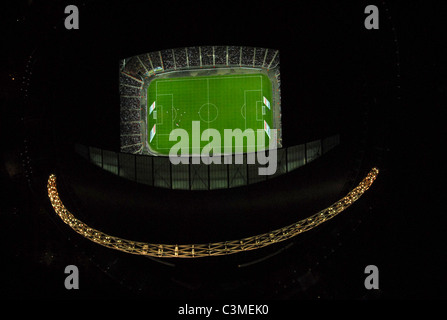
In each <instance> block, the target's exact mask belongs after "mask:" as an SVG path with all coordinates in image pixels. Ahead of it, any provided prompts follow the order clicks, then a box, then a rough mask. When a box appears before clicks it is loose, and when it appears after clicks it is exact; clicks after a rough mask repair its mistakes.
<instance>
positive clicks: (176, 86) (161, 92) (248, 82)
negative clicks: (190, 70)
mask: <svg viewBox="0 0 447 320" xmlns="http://www.w3.org/2000/svg"><path fill="white" fill-rule="evenodd" d="M147 97H148V99H147V100H148V111H149V107H150V106H151V105H152V103H153V102H154V101H155V105H156V108H155V111H156V113H154V112H153V113H151V114H148V119H147V121H148V130H149V132H148V139H149V137H150V130H151V129H152V127H153V126H154V124H155V125H156V134H155V136H154V138H153V139H152V141H151V142H150V143H149V145H150V147H151V149H152V150H153V151H154V152H156V153H158V154H162V155H168V154H169V150H170V148H171V147H172V146H173V145H174V144H176V143H177V141H169V135H170V133H171V131H172V130H174V129H177V128H181V129H184V130H186V132H188V134H189V139H190V141H189V150H190V152H189V154H197V153H198V151H199V150H197V148H194V149H193V143H192V139H193V134H192V128H193V124H192V122H193V121H200V131H201V133H202V132H203V131H204V130H206V129H208V128H210V129H216V130H218V131H219V133H220V136H221V145H222V151H223V147H224V129H232V130H234V129H237V128H238V129H240V130H241V131H244V130H245V129H252V130H254V132H255V133H256V130H257V129H262V130H263V129H264V120H265V121H266V122H267V124H268V125H269V126H270V128H272V122H273V112H272V110H271V109H269V108H267V107H264V109H265V114H263V97H265V98H267V99H268V100H269V101H270V103H271V104H272V102H271V101H272V84H271V82H270V80H269V78H268V77H267V76H266V75H263V74H249V75H248V74H247V75H222V76H200V77H184V78H172V79H169V78H168V79H154V80H153V81H152V82H151V83H150V85H149V88H148V95H147ZM272 107H273V106H272ZM148 113H149V112H148ZM155 114H156V119H155V117H154V115H155ZM264 137H265V143H264V144H263V145H260V144H259V143H258V141H257V140H256V142H255V145H254V146H252V147H253V148H255V149H256V150H263V149H265V148H266V147H267V146H268V143H269V138H268V136H267V134H265V135H264ZM194 139H197V138H194ZM208 143H209V142H208V141H201V142H200V149H202V148H203V147H204V146H205V145H207V144H208ZM230 145H231V146H232V152H234V151H235V150H236V147H237V141H235V139H233V141H232V142H231V144H230ZM241 147H242V148H243V151H244V152H246V151H247V140H246V139H244V140H243V145H242V146H241Z"/></svg>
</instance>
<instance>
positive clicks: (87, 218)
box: [1, 1, 445, 301]
mask: <svg viewBox="0 0 447 320" xmlns="http://www.w3.org/2000/svg"><path fill="white" fill-rule="evenodd" d="M150 3H152V2H150ZM221 5H222V6H227V4H226V3H224V2H223V3H221ZM65 6H66V4H65V3H62V2H55V3H52V4H43V3H38V2H35V1H30V2H28V3H26V2H24V3H20V4H17V6H15V7H11V8H10V17H11V18H10V19H9V20H7V21H8V23H10V24H13V25H14V28H13V32H12V33H11V34H10V35H9V36H8V37H9V38H8V39H7V40H8V41H9V42H10V43H11V44H14V45H13V47H14V54H13V53H11V55H10V56H9V57H8V59H9V60H8V66H9V67H8V68H7V69H5V70H7V73H8V77H7V79H6V78H5V79H3V80H2V86H3V88H4V89H3V91H2V100H3V102H4V103H3V104H4V105H5V106H8V107H7V108H4V110H2V112H5V113H4V114H5V116H2V119H1V130H2V132H3V135H4V136H8V137H11V138H8V139H7V141H6V142H5V145H4V150H3V151H4V156H3V160H4V161H3V165H2V168H1V171H2V172H1V173H2V183H4V184H5V185H7V186H8V188H6V189H5V190H6V191H5V192H4V193H3V200H2V201H3V206H4V207H2V209H4V210H2V214H1V217H2V222H3V226H4V228H5V229H7V231H5V232H4V234H3V235H2V236H3V237H4V240H3V243H4V244H3V249H4V253H3V254H4V255H5V258H4V261H8V263H5V264H4V266H3V267H4V268H5V272H4V273H3V275H8V274H13V275H15V276H14V277H8V276H6V278H7V279H6V280H5V283H4V285H2V288H3V290H4V291H5V292H8V293H9V295H10V296H12V297H16V298H19V297H28V298H36V297H44V298H65V299H72V298H98V297H99V298H123V297H126V298H128V297H130V298H145V299H167V300H169V299H179V300H182V301H183V300H188V299H192V300H195V299H197V300H206V299H231V300H232V301H233V300H238V299H241V300H243V299H247V298H248V299H254V300H263V299H267V300H269V299H271V300H301V299H304V300H319V299H323V300H325V299H326V300H331V299H365V300H368V299H381V298H384V299H387V298H399V297H403V298H415V297H432V296H438V293H437V292H436V290H435V291H430V290H426V288H428V287H430V286H431V284H432V283H433V281H434V279H432V278H430V277H427V282H426V283H425V284H421V285H419V286H412V285H410V284H408V283H406V282H405V276H403V275H402V273H401V270H402V268H404V267H403V266H402V264H403V263H407V262H409V261H412V256H413V254H414V253H418V254H419V255H421V257H425V259H423V260H425V261H430V262H433V263H435V260H436V259H437V258H431V256H429V255H428V253H427V252H426V251H424V250H423V249H422V247H421V246H419V245H418V243H419V242H418V240H417V239H418V238H411V237H410V238H409V239H408V238H406V236H407V235H409V234H414V233H415V231H416V230H417V229H418V227H417V223H416V220H417V218H415V217H408V216H406V214H405V212H408V211H406V210H407V209H408V208H407V207H406V206H409V205H408V204H402V203H401V201H402V202H403V194H408V190H409V189H410V185H411V184H410V185H406V186H403V188H400V187H399V186H397V183H396V181H398V180H399V178H400V176H399V175H400V174H402V175H406V174H410V175H411V174H413V173H411V172H412V171H411V170H409V169H413V168H412V167H411V165H410V164H401V163H400V162H398V161H397V160H396V157H397V154H398V153H399V152H400V151H401V150H402V149H403V148H404V147H403V146H402V145H401V141H402V140H401V139H402V133H401V132H402V131H401V130H400V127H401V126H403V125H402V123H401V122H399V120H396V118H397V117H398V116H399V114H400V112H401V111H402V110H405V108H404V107H403V104H404V103H410V102H411V103H414V102H415V100H417V97H416V98H408V96H406V94H408V93H413V94H414V92H412V90H411V89H408V88H409V87H411V86H413V85H414V82H412V81H416V80H415V78H416V76H414V78H411V79H409V80H408V79H403V77H404V76H405V75H406V74H408V73H409V71H408V69H407V70H405V69H404V70H403V68H404V67H403V66H405V65H407V68H409V67H408V65H409V63H410V62H409V61H410V60H411V58H409V57H407V56H405V54H403V53H402V50H403V49H405V48H406V47H404V48H402V47H400V46H399V43H400V42H399V41H405V37H404V35H403V34H401V35H400V38H399V37H398V33H397V32H396V28H398V27H399V26H401V24H403V23H404V22H402V21H401V20H399V19H404V18H402V17H401V16H400V15H403V14H402V13H400V15H399V12H400V11H399V10H400V9H399V6H398V5H392V4H388V3H387V1H385V2H383V3H381V7H380V10H381V20H380V23H381V24H380V29H379V30H376V31H371V30H366V29H365V28H364V27H363V20H364V18H365V14H364V13H363V10H364V7H365V6H366V2H365V3H364V2H363V1H360V2H359V3H356V4H348V3H344V4H340V3H338V2H335V1H333V2H327V3H325V4H323V3H320V2H318V3H315V2H314V1H306V2H299V3H297V4H296V6H294V7H293V8H288V7H287V6H286V5H284V6H275V5H274V3H271V7H269V8H263V7H252V6H249V5H245V4H242V3H239V4H238V6H239V8H228V10H227V9H224V8H222V14H221V13H220V12H217V11H215V9H214V8H215V7H214V6H211V5H210V8H207V7H206V6H197V7H196V6H195V5H193V3H192V2H191V3H189V2H187V3H183V4H177V3H175V4H166V3H165V4H153V3H152V4H149V2H148V3H146V4H144V5H143V4H139V5H136V4H131V3H130V2H129V3H128V4H124V2H123V3H121V4H118V3H114V4H107V5H106V4H105V3H102V2H97V3H96V4H92V3H87V2H86V3H84V2H80V3H79V4H78V8H79V12H80V25H79V30H67V29H65V28H64V23H63V21H64V18H65V16H66V14H64V8H65ZM228 6H230V5H229V4H228ZM211 7H212V8H211ZM224 12H225V14H224ZM359 13H360V14H359ZM229 15H231V18H230V17H229ZM16 20H17V21H16ZM357 25H359V26H360V27H357ZM405 36H406V35H405ZM406 37H407V36H406ZM421 37H422V36H421ZM21 39H27V40H26V41H21ZM398 40H399V41H398ZM408 46H410V45H408V44H407V47H408ZM5 68H6V67H5ZM405 81H407V82H406V83H405ZM405 84H406V85H407V87H405ZM429 86H430V85H427V87H429ZM444 89H445V82H444ZM419 99H420V101H422V99H426V96H424V97H422V95H421V96H419ZM402 113H403V112H402ZM403 117H405V115H403ZM194 121H195V122H196V123H197V125H200V126H201V130H202V131H200V133H202V132H203V131H204V130H205V129H208V130H210V129H212V130H214V131H213V132H214V133H218V134H221V135H222V137H223V136H224V131H225V130H227V129H232V130H233V129H235V128H240V129H241V130H242V131H243V130H247V129H250V130H251V129H252V130H254V131H255V132H256V130H258V131H260V132H261V133H262V137H263V138H264V139H265V143H262V144H256V146H255V147H256V148H254V147H253V149H250V150H252V152H255V151H256V152H258V153H261V152H262V153H263V154H264V153H265V154H268V155H269V156H270V155H275V157H274V158H272V159H274V160H272V161H275V163H274V166H275V172H274V174H271V175H263V174H260V172H261V171H259V168H261V167H264V166H265V163H264V165H262V164H258V163H254V164H251V163H249V158H250V152H249V150H248V147H247V145H243V146H238V145H236V146H235V147H234V148H233V149H232V148H231V147H230V149H228V150H229V151H230V153H227V154H225V152H223V149H222V154H219V153H217V155H218V156H221V155H222V156H224V155H225V156H227V157H228V159H229V160H230V162H229V163H228V162H224V161H222V163H212V164H207V163H204V162H199V161H197V162H194V161H193V160H192V159H193V156H194V155H197V154H200V152H201V151H203V150H204V147H205V146H206V144H207V143H208V141H205V142H204V141H203V140H202V141H201V142H199V143H198V144H197V145H196V149H194V143H195V142H194V141H192V140H191V141H192V142H191V143H190V144H188V149H187V154H186V158H187V159H189V160H190V161H189V162H188V163H185V164H183V163H181V164H173V162H172V161H171V158H170V156H169V150H170V149H171V148H172V145H173V144H174V143H175V142H174V140H173V139H171V137H170V133H171V132H173V131H174V129H179V130H183V131H181V132H186V133H187V134H190V135H191V136H192V137H194V132H193V130H194V128H195V127H194V125H195V124H194ZM407 129H408V128H407ZM9 132H14V134H13V135H10V134H9ZM241 141H248V140H241ZM271 141H274V142H275V148H273V149H272V148H270V146H271V144H270V143H271ZM404 143H407V144H409V142H408V140H407V141H405V142H404ZM239 147H240V148H239ZM238 148H239V149H238ZM236 149H237V150H242V152H241V159H242V163H238V162H237V161H236V153H237V152H236ZM213 150H214V149H213ZM219 150H220V149H219ZM213 152H214V153H215V151H213ZM222 159H223V158H222ZM397 163H398V164H397ZM5 243H8V245H5ZM436 261H437V260H436ZM371 264H375V265H377V266H378V267H379V269H380V270H381V272H382V273H381V281H382V282H381V287H380V289H379V290H365V287H364V278H365V273H364V269H365V266H367V265H371ZM67 265H76V266H77V267H78V268H79V272H80V286H81V289H79V290H66V289H65V288H64V278H65V277H66V274H64V271H63V270H64V268H65V267H66V266H67ZM421 269H423V263H422V262H415V263H414V265H413V267H411V268H410V270H411V271H414V272H419V270H421ZM382 270H383V271H382ZM407 271H408V270H407ZM408 272H410V271H408ZM19 274H20V275H21V276H20V277H19V276H18V275H19ZM22 275H23V276H22ZM382 275H383V276H382ZM393 279H394V282H393ZM43 288H45V289H43ZM444 296H445V295H444Z"/></svg>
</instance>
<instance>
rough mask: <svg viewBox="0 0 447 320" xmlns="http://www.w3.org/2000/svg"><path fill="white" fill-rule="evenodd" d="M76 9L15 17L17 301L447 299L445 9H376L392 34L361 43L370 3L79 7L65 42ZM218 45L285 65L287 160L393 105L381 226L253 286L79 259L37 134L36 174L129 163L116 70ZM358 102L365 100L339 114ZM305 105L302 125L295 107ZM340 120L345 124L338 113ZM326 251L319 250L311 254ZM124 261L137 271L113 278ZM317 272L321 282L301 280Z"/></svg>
mask: <svg viewBox="0 0 447 320" xmlns="http://www.w3.org/2000/svg"><path fill="white" fill-rule="evenodd" d="M68 4H71V3H66V2H57V1H54V2H51V4H50V2H43V3H42V2H39V3H37V2H34V1H24V2H14V4H12V3H11V4H10V6H7V5H5V6H4V9H3V10H2V15H3V18H2V29H1V30H2V35H3V36H2V40H1V41H2V43H3V45H2V47H3V49H2V53H3V54H6V56H5V57H4V59H2V60H3V62H2V64H1V70H2V72H1V77H2V78H1V93H2V95H1V98H2V103H1V105H2V106H1V108H2V116H1V130H2V144H3V147H2V152H3V160H4V161H3V165H2V167H1V173H2V186H3V188H2V193H1V202H2V207H1V219H2V223H1V225H2V226H3V230H2V232H1V234H2V235H1V237H2V245H1V248H2V263H1V264H2V269H4V271H2V279H1V288H2V295H3V297H5V298H11V297H12V298H67V299H72V298H143V299H163V300H171V299H180V300H189V299H192V301H196V299H208V298H211V299H212V298H221V299H224V300H222V301H225V302H228V301H233V300H239V299H250V298H252V299H256V301H259V300H257V299H268V300H267V301H271V300H272V299H273V300H285V301H291V300H300V299H306V300H318V299H322V300H334V299H335V300H339V299H355V300H358V299H361V300H371V299H372V300H376V299H384V300H387V299H433V298H434V299H438V298H445V297H446V294H445V289H444V286H445V285H446V277H447V276H446V275H445V262H446V250H445V249H444V245H445V243H446V241H445V237H444V234H445V233H444V231H445V225H444V224H443V223H442V220H443V219H442V216H443V214H444V213H445V208H443V206H441V204H442V200H443V193H442V190H441V189H440V188H439V186H442V185H443V178H442V175H443V173H444V172H445V169H444V168H445V167H444V165H443V163H444V160H443V158H444V157H443V153H442V151H443V149H444V146H445V134H444V132H445V130H444V127H445V124H444V121H445V117H442V116H441V114H442V110H443V109H444V103H443V102H442V101H443V100H444V99H443V98H445V95H446V90H447V83H446V71H447V70H446V64H445V57H446V54H447V52H446V46H445V44H444V43H445V41H446V37H445V31H446V27H445V25H444V22H443V21H442V19H443V18H444V15H445V13H446V10H445V5H443V3H442V2H427V1H424V2H422V1H419V2H411V3H406V2H393V3H383V2H378V3H377V4H376V5H377V6H378V7H379V10H380V19H381V20H380V29H379V30H370V31H367V30H365V28H364V27H363V20H364V18H365V14H364V13H363V10H364V8H365V6H366V5H367V4H374V3H366V2H362V1H360V2H357V4H355V5H354V4H350V3H343V4H335V3H331V2H327V3H326V2H324V3H322V2H318V4H315V3H312V1H307V2H298V3H294V4H293V5H292V4H288V5H285V4H280V3H276V2H270V3H260V2H256V3H245V2H243V3H241V2H239V3H227V2H222V3H218V2H208V3H207V2H200V3H199V2H198V3H196V2H182V4H179V3H176V2H166V1H164V2H163V4H159V3H156V2H153V3H152V2H151V3H147V2H144V3H139V2H126V4H124V3H118V2H85V3H83V2H79V3H77V5H78V8H79V10H80V29H79V30H70V31H69V30H66V29H65V28H64V18H65V16H66V15H64V13H63V11H64V8H65V6H66V5H68ZM385 11H386V12H387V13H385ZM154 30H156V32H154ZM395 40H397V42H395ZM215 43H222V44H234V45H247V46H259V47H267V48H278V49H280V52H281V77H282V78H281V80H282V105H283V135H284V142H285V144H286V145H294V144H298V143H302V142H305V141H310V140H311V139H314V138H319V137H321V136H324V135H325V134H331V133H333V132H334V130H335V131H336V130H343V129H341V127H340V126H342V128H343V126H344V125H345V124H346V125H348V124H349V126H352V127H349V128H350V129H352V128H354V129H355V128H356V125H355V124H350V121H349V118H347V115H349V114H352V113H355V112H357V110H358V109H359V107H358V105H359V104H361V103H362V102H361V98H360V97H361V95H360V94H359V92H362V90H364V91H367V92H366V93H367V95H368V94H369V95H370V96H371V95H372V96H374V94H375V92H376V91H374V90H376V89H377V88H379V89H378V90H379V91H380V90H389V91H390V93H389V95H386V94H384V95H383V96H380V98H381V99H384V98H383V97H388V98H389V100H388V101H387V102H384V105H382V106H377V108H379V109H380V117H379V119H382V120H383V122H384V127H385V129H383V130H385V131H386V134H384V137H385V138H384V142H383V141H381V142H383V150H385V153H386V166H385V171H384V172H385V175H384V177H385V178H384V179H383V180H381V181H377V182H376V183H377V185H378V186H377V187H376V188H375V189H372V190H371V191H369V192H370V193H371V194H370V198H367V199H366V200H365V203H364V204H359V208H358V210H359V211H362V210H363V211H364V212H367V213H366V214H364V215H362V220H363V221H362V223H360V222H358V221H357V223H354V225H353V226H352V227H353V228H352V229H353V231H352V232H351V233H349V234H348V235H346V237H344V238H343V246H342V247H341V248H338V249H337V250H336V251H335V253H334V251H333V248H334V247H335V245H334V247H333V246H332V244H331V245H327V246H326V247H323V248H319V249H317V250H316V251H317V252H315V253H314V254H313V253H312V252H311V250H305V249H304V248H303V247H299V246H297V247H299V249H293V250H296V251H293V250H289V252H292V254H285V253H280V254H278V255H277V256H275V257H274V258H271V259H269V260H268V261H265V262H263V263H260V264H259V266H257V267H256V268H254V269H251V270H243V271H240V270H226V269H224V268H222V269H221V270H220V269H213V271H212V272H210V273H209V274H207V273H206V272H204V273H200V272H191V273H190V274H189V275H188V276H185V275H184V274H182V272H183V273H184V272H185V270H189V271H190V270H193V269H195V268H197V269H198V270H202V271H203V270H206V268H207V263H208V262H205V263H204V265H203V266H202V267H198V266H194V264H190V263H189V262H187V263H186V264H185V266H183V267H182V268H177V269H176V268H174V269H172V268H171V267H169V266H166V265H164V264H162V263H156V262H153V261H148V262H146V261H143V262H142V261H141V259H139V258H138V257H133V256H132V257H127V256H125V255H124V254H120V253H118V254H116V255H113V254H110V252H109V251H108V250H107V249H103V248H99V249H97V250H98V251H96V252H95V256H92V255H91V251H89V250H91V248H89V249H85V248H86V247H85V246H84V244H83V242H82V240H80V242H79V244H78V243H77V241H78V240H79V239H78V238H75V237H74V239H69V238H70V237H71V236H73V235H71V234H70V233H67V232H66V231H65V230H63V231H61V228H63V227H61V225H60V224H58V222H57V223H56V222H55V220H56V219H55V218H54V217H52V213H51V212H49V211H48V210H47V208H48V203H45V202H44V201H41V198H40V197H39V196H36V191H35V189H34V188H35V185H34V184H33V182H32V181H31V182H30V180H29V179H28V176H27V171H26V170H28V169H27V168H29V167H28V166H27V165H26V163H25V164H24V162H23V161H24V160H23V159H25V162H26V161H28V160H26V159H27V158H26V157H25V156H24V154H25V153H24V152H25V151H24V150H25V147H24V146H26V145H27V143H29V141H30V138H29V135H30V133H33V132H39V135H40V138H39V140H40V142H39V144H38V147H36V146H35V144H34V148H37V149H38V150H34V152H33V157H32V159H31V162H32V164H33V166H34V167H35V168H37V167H51V166H52V165H53V162H52V157H53V156H54V155H55V154H56V153H57V151H56V150H58V149H57V148H63V147H64V146H67V145H68V146H70V145H72V144H73V143H75V142H81V143H85V144H87V145H96V146H99V147H101V148H104V149H110V150H116V151H118V150H119V107H118V106H119V96H118V77H117V69H118V60H119V59H122V58H126V57H130V56H132V55H136V54H140V53H144V52H150V51H154V50H160V49H165V48H175V47H182V46H190V45H207V44H215ZM30 55H34V59H31V60H30V61H33V65H32V66H31V67H32V72H33V74H32V77H30V80H28V73H27V71H26V70H28V68H31V67H27V61H28V58H29V56H30ZM36 57H37V58H36ZM347 66H348V67H347ZM98 74H100V75H101V77H98V76H97V75H98ZM297 74H300V75H301V76H300V77H297V76H296V75H297ZM13 77H14V78H15V80H12V78H13ZM104 79H105V80H104ZM358 79H363V81H361V82H358ZM323 87H324V88H325V89H324V90H322V88H323ZM362 88H363V89H362ZM365 88H366V89H365ZM371 88H372V89H371ZM25 89H26V90H25ZM368 90H369V91H368ZM322 92H324V94H323V93H322ZM349 92H352V95H353V96H354V98H353V99H352V100H346V104H345V105H341V104H342V101H343V97H345V96H346V95H348V94H349ZM363 93H364V92H363ZM357 95H358V98H356V97H357ZM296 101H299V103H300V109H288V108H287V107H286V106H293V105H295V104H296ZM381 101H383V100H381ZM340 107H343V112H338V111H337V110H340ZM337 108H338V109H337ZM372 108H374V106H373V107H372ZM105 110H106V111H107V112H105ZM42 119H43V120H42ZM309 119H316V120H313V121H309ZM378 127H380V126H378ZM30 128H31V129H30ZM297 128H299V131H298V129H297ZM380 128H382V127H380ZM381 130H382V129H381ZM31 139H32V138H31ZM30 148H33V147H30ZM35 170H37V169H35ZM34 175H37V173H36V172H34ZM29 176H32V174H29ZM44 191H45V190H44ZM37 193H39V192H37ZM42 202H43V203H42ZM438 205H439V206H438ZM350 223H351V222H349V221H348V222H346V224H347V225H349V224H350ZM350 226H351V225H350ZM326 231H327V232H331V229H330V227H328V229H327V230H326ZM67 235H69V236H67ZM313 240H315V236H314V235H312V236H310V238H309V239H308V240H307V241H309V243H310V242H312V241H313ZM305 243H306V242H305ZM303 246H304V245H303ZM87 247H88V245H87ZM286 251H287V250H286ZM302 253H304V254H303V256H302V257H300V258H302V259H297V258H296V255H297V254H302ZM294 254H295V255H294ZM111 256H113V257H114V258H113V259H112V258H110V257H111ZM104 257H106V258H104ZM322 257H324V258H322ZM110 259H112V260H110ZM120 259H121V260H126V261H127V262H126V264H122V265H120V264H119V263H115V264H114V263H111V262H110V261H112V262H113V261H118V260H120ZM297 260H299V262H297ZM303 261H305V262H303ZM235 262H236V260H235ZM68 264H75V265H77V266H78V267H79V269H80V274H81V278H80V279H81V280H80V286H81V289H80V290H77V291H75V290H71V291H68V290H66V289H65V288H64V287H63V281H64V279H65V276H66V275H65V274H64V273H63V270H64V268H65V266H66V265H68ZM368 264H375V265H377V266H378V267H379V270H380V290H376V291H368V290H365V288H364V287H363V280H364V277H365V275H364V273H363V271H364V267H365V266H366V265H368ZM128 265H132V266H134V267H135V270H140V271H141V270H142V269H145V268H146V270H150V271H148V274H147V275H145V276H144V279H138V277H139V276H141V274H142V273H141V272H140V271H138V272H137V271H136V272H135V275H134V276H135V278H136V279H131V278H132V277H131V276H129V272H128V271H129V270H125V268H126V267H125V266H128ZM308 266H312V270H313V271H312V273H311V274H312V277H311V278H309V277H307V278H306V277H305V276H303V277H301V276H302V275H306V274H308V273H306V272H307V271H306V270H307V269H308ZM113 268H117V270H113ZM119 268H122V269H119ZM309 269H310V267H309ZM303 270H304V271H303ZM296 273H298V274H296ZM124 274H126V276H125V279H124V278H121V276H120V275H124ZM300 281H301V282H300ZM306 281H308V282H309V281H310V284H309V283H308V284H306ZM138 283H140V284H141V287H139V286H138V285H137V284H138ZM303 283H304V284H303ZM148 287H150V289H148ZM303 288H305V289H303ZM190 301H191V300H190ZM289 307H290V306H289ZM172 308H174V307H172ZM172 308H171V312H172ZM174 309H175V308H174Z"/></svg>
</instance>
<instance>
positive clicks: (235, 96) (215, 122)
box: [120, 46, 281, 155]
mask: <svg viewBox="0 0 447 320" xmlns="http://www.w3.org/2000/svg"><path fill="white" fill-rule="evenodd" d="M263 81H264V84H263ZM280 81H281V80H280V70H279V52H278V50H272V49H270V50H269V49H264V48H249V47H235V46H203V47H201V46H199V47H189V48H176V49H168V50H166V49H165V50H160V51H158V52H151V53H147V54H142V55H139V56H135V57H131V58H129V59H124V60H122V61H121V63H120V94H121V119H122V127H121V137H122V141H121V151H123V152H131V153H139V154H154V155H162V154H165V155H166V154H167V153H168V150H169V149H170V148H171V147H172V143H170V142H169V134H170V132H171V131H172V130H174V129H176V128H183V127H184V126H183V124H185V125H186V126H187V127H186V128H185V129H186V131H187V132H191V129H192V128H191V123H192V121H200V123H201V125H202V127H203V128H207V129H209V128H217V130H218V131H219V132H221V133H222V134H223V130H224V129H233V128H238V129H241V130H246V129H253V130H257V129H261V130H262V129H265V130H266V131H268V134H270V130H269V129H270V128H272V129H277V131H278V132H279V135H277V136H276V137H275V138H276V139H277V145H278V146H281V140H280V139H281V135H280V132H281V122H280V116H281V104H280V101H281V99H280ZM174 101H175V103H174ZM138 121H140V123H138ZM138 126H139V127H140V128H138ZM154 138H155V140H153V139H154ZM269 138H270V137H269ZM268 145H269V140H268V139H267V142H266V146H267V147H268ZM203 146H204V145H201V146H199V148H198V150H192V143H191V144H190V148H191V150H190V152H189V154H200V151H201V149H202V148H203ZM237 147H238V146H236V145H234V146H233V150H232V151H234V148H237ZM247 147H248V146H247V145H245V146H244V147H243V148H242V149H243V151H245V152H246V151H247ZM252 147H253V151H255V150H258V149H259V148H258V146H252ZM263 147H265V146H263ZM259 150H261V149H259ZM222 152H223V150H222Z"/></svg>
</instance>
